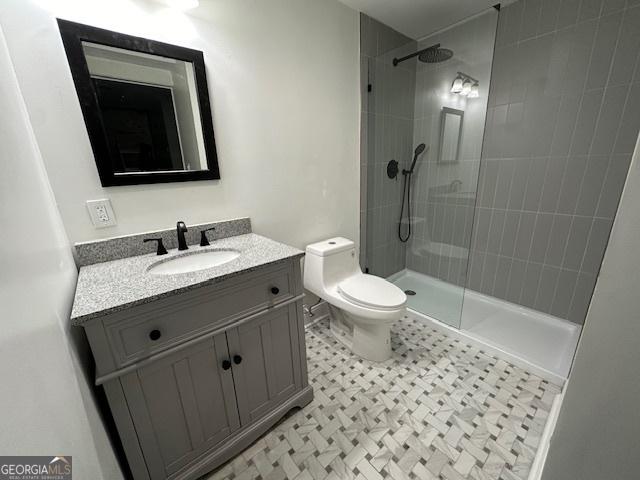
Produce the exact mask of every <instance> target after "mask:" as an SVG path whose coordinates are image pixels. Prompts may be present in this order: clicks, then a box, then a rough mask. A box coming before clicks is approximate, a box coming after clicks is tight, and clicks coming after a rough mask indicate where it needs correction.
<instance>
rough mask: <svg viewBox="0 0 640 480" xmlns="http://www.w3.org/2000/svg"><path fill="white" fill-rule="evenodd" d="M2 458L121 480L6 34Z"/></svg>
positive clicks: (1, 51)
mask: <svg viewBox="0 0 640 480" xmlns="http://www.w3.org/2000/svg"><path fill="white" fill-rule="evenodd" d="M0 112H2V115H0V145H2V148H1V149H0V171H2V175H0V225H2V228H1V229H0V272H1V273H0V305H1V306H2V307H1V308H2V310H1V311H2V313H1V314H0V315H1V316H0V332H1V333H0V379H2V388H1V390H0V391H1V394H0V424H1V425H2V435H0V452H1V453H2V454H3V455H72V456H73V467H74V472H73V473H74V478H97V479H102V478H104V479H110V480H111V479H117V478H121V477H122V474H121V473H120V470H119V467H118V464H117V462H116V460H115V457H114V455H113V451H112V449H111V448H110V445H109V441H108V438H107V436H106V433H105V431H104V428H103V426H102V423H101V420H100V417H99V416H98V413H97V410H96V406H95V403H94V401H93V398H92V394H91V390H90V387H89V385H88V383H87V382H86V380H85V377H84V376H83V373H82V371H81V369H80V366H79V358H78V353H77V350H76V348H75V347H74V345H75V342H74V341H73V340H72V339H71V332H70V331H69V324H68V318H69V311H70V308H71V301H72V298H73V293H74V290H75V284H76V277H77V273H76V268H75V265H74V262H73V258H72V256H71V247H70V245H69V242H68V240H67V237H66V235H65V233H64V229H63V226H62V222H61V220H60V216H59V214H58V211H57V210H56V207H55V204H54V200H53V195H52V192H51V189H50V186H49V183H48V181H47V178H46V173H45V170H44V166H43V163H42V158H41V157H40V153H39V151H38V147H37V145H36V143H35V139H34V137H33V132H32V130H31V126H30V125H29V120H28V117H27V112H26V109H25V106H24V102H23V100H22V97H21V94H20V90H19V88H18V84H17V81H16V78H15V74H14V71H13V68H12V65H11V62H10V59H9V55H8V51H7V49H6V44H5V41H4V37H3V35H2V30H1V29H0Z"/></svg>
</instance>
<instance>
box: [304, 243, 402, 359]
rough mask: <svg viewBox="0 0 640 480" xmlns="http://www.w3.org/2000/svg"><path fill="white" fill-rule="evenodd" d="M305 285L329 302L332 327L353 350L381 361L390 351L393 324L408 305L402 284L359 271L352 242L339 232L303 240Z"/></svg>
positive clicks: (365, 356)
mask: <svg viewBox="0 0 640 480" xmlns="http://www.w3.org/2000/svg"><path fill="white" fill-rule="evenodd" d="M304 286H305V288H306V289H307V290H309V291H310V292H312V293H314V294H316V295H318V296H319V297H320V298H322V299H323V300H325V301H326V302H327V303H328V304H329V313H330V316H329V317H330V324H331V332H332V333H333V334H334V336H335V337H336V338H337V339H338V340H339V341H341V342H342V343H344V344H345V345H347V346H348V347H349V348H350V349H351V350H352V351H353V353H355V354H356V355H358V356H361V357H363V358H366V359H367V360H373V361H376V362H382V361H384V360H387V359H389V358H390V357H391V326H392V325H393V323H394V322H395V321H396V320H398V319H400V318H401V317H402V316H403V315H404V313H405V310H406V307H405V305H406V303H407V296H406V295H405V294H404V292H403V291H402V290H400V289H399V288H398V287H396V286H395V285H393V284H392V283H390V282H388V281H386V280H385V279H383V278H380V277H376V276H374V275H368V274H365V273H362V271H361V270H360V266H359V265H358V261H357V258H356V251H355V245H354V243H353V242H352V241H351V240H348V239H346V238H342V237H335V238H330V239H328V240H324V241H322V242H317V243H313V244H311V245H309V246H307V249H306V257H305V264H304Z"/></svg>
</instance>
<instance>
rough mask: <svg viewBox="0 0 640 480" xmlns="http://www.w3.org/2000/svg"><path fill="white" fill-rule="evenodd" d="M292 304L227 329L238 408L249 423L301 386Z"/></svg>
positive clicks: (295, 325)
mask: <svg viewBox="0 0 640 480" xmlns="http://www.w3.org/2000/svg"><path fill="white" fill-rule="evenodd" d="M297 332H298V329H297V324H296V310H295V306H290V307H288V308H283V309H280V310H277V311H275V312H273V313H270V314H268V315H264V316H262V317H259V318H256V319H254V320H252V321H250V322H247V323H245V324H242V325H240V326H238V327H237V328H234V329H232V330H230V331H229V332H227V341H228V343H229V350H230V352H231V356H232V357H233V356H234V355H235V354H236V353H235V352H242V357H241V358H242V360H241V362H240V364H235V362H234V365H233V379H234V383H235V387H236V394H237V395H236V397H237V399H238V411H239V413H240V421H241V423H242V424H243V425H246V424H250V423H251V422H254V421H255V420H256V419H258V418H260V417H262V416H264V415H265V413H266V412H268V411H270V410H272V409H273V408H274V407H275V406H277V405H279V404H281V403H282V402H283V401H284V400H286V399H287V398H288V397H290V396H291V395H292V394H293V393H294V392H295V391H296V390H299V389H300V388H301V386H302V379H301V374H300V349H299V342H298V340H297V336H298V333H297Z"/></svg>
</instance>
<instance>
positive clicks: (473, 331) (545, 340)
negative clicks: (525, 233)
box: [389, 270, 581, 383]
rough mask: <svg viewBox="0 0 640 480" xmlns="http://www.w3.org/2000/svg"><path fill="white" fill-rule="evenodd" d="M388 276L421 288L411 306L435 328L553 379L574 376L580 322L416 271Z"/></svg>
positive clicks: (400, 283) (406, 285)
mask: <svg viewBox="0 0 640 480" xmlns="http://www.w3.org/2000/svg"><path fill="white" fill-rule="evenodd" d="M389 281H391V282H393V283H394V284H395V285H397V286H398V287H400V288H401V289H402V290H413V291H415V292H416V294H415V295H412V296H409V297H408V300H407V303H408V307H409V308H410V309H411V310H412V311H413V312H414V313H416V314H418V316H419V317H420V318H422V319H423V320H425V321H427V322H429V323H431V324H432V325H433V326H434V327H435V328H438V329H444V330H447V331H448V332H449V334H451V335H453V336H455V337H458V338H463V339H466V340H467V341H469V342H471V343H475V344H482V346H483V347H484V348H485V350H486V351H487V352H489V353H492V354H494V355H495V356H497V357H499V358H503V359H505V360H507V361H510V362H512V363H514V364H515V365H518V366H519V367H521V368H525V369H528V370H529V371H531V372H532V373H536V374H537V375H541V376H542V377H543V378H546V379H548V380H549V381H553V382H554V383H562V382H564V380H566V378H567V376H568V375H569V370H570V368H571V362H572V361H573V355H574V353H575V350H576V347H577V344H578V339H579V337H580V331H581V327H580V325H577V324H575V323H572V322H569V321H567V320H563V319H560V318H557V317H553V316H551V315H547V314H544V313H542V312H538V311H536V310H532V309H530V308H526V307H523V306H520V305H516V304H513V303H510V302H507V301H504V300H501V299H498V298H494V297H490V296H488V295H484V294H482V293H479V292H476V291H473V290H469V289H467V290H466V291H465V289H463V288H461V287H458V286H456V285H452V284H450V283H447V282H444V281H442V280H438V279H436V278H433V277H430V276H428V275H424V274H421V273H418V272H414V271H412V270H403V271H401V272H398V273H396V274H394V275H392V276H391V277H389ZM461 310H462V315H461V314H460V312H461ZM459 324H460V328H458V325H459Z"/></svg>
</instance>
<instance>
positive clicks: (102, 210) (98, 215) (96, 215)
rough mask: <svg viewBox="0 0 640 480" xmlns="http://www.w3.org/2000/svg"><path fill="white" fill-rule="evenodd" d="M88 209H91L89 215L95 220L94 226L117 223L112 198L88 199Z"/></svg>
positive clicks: (101, 226)
mask: <svg viewBox="0 0 640 480" xmlns="http://www.w3.org/2000/svg"><path fill="white" fill-rule="evenodd" d="M87 210H89V216H90V217H91V222H93V226H94V227H96V228H106V227H113V226H115V225H117V222H116V216H115V214H114V213H113V207H112V206H111V200H109V199H108V198H103V199H100V200H87Z"/></svg>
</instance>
